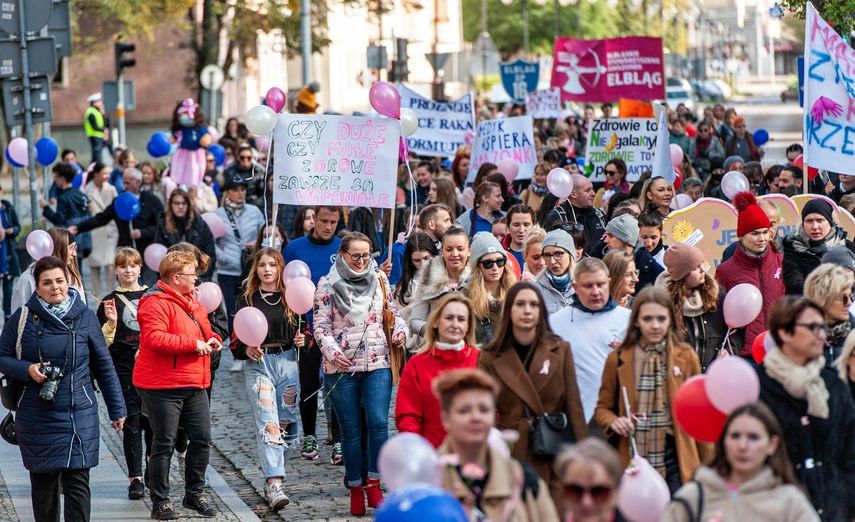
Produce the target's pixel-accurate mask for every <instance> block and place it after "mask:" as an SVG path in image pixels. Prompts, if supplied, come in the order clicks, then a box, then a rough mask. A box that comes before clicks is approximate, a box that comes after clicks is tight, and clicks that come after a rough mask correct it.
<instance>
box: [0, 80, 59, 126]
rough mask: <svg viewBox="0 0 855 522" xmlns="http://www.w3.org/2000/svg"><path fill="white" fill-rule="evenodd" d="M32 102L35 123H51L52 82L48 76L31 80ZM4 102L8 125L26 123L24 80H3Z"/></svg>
mask: <svg viewBox="0 0 855 522" xmlns="http://www.w3.org/2000/svg"><path fill="white" fill-rule="evenodd" d="M29 83H30V102H31V105H32V110H31V111H30V113H31V114H32V116H33V123H44V122H49V121H50V120H51V119H52V118H53V112H52V111H51V104H50V80H48V77H47V76H34V77H32V78H30V81H29ZM3 102H4V105H3V106H4V108H5V110H6V124H8V125H9V126H10V127H11V126H15V125H22V124H23V123H24V119H25V115H26V112H27V111H26V109H25V104H24V84H23V80H22V79H14V78H13V79H7V80H3Z"/></svg>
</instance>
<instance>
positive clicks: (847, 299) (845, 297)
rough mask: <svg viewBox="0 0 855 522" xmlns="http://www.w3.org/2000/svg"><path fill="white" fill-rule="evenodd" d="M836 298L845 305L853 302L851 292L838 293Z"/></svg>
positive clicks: (854, 300) (853, 297)
mask: <svg viewBox="0 0 855 522" xmlns="http://www.w3.org/2000/svg"><path fill="white" fill-rule="evenodd" d="M837 298H838V299H840V300H841V301H842V302H843V304H845V305H847V306H848V305H851V304H852V303H855V296H853V295H852V294H840V295H838V296H837Z"/></svg>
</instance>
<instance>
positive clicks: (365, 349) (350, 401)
mask: <svg viewBox="0 0 855 522" xmlns="http://www.w3.org/2000/svg"><path fill="white" fill-rule="evenodd" d="M384 309H388V310H390V311H391V312H392V313H393V314H394V316H395V324H394V325H389V326H392V329H393V335H392V342H393V343H394V344H396V345H399V346H402V345H403V344H404V341H405V340H406V337H407V325H406V323H405V322H404V320H403V319H401V317H400V316H399V315H398V307H397V305H396V304H395V300H394V299H393V298H392V292H391V289H390V285H389V281H388V280H387V279H386V274H384V273H383V272H382V271H381V270H380V269H379V268H378V267H377V263H375V262H374V260H373V259H372V257H371V240H370V239H369V238H368V237H367V236H365V235H364V234H361V233H359V232H350V233H348V234H346V235H345V236H344V237H343V238H342V240H341V247H340V248H339V251H338V254H337V255H336V258H335V262H334V263H333V266H332V268H331V269H330V271H329V273H328V274H327V275H325V276H324V277H322V278H321V279H320V281H319V282H318V288H317V290H316V292H315V315H314V327H315V340H316V341H317V343H318V345H320V347H321V351H322V352H323V354H324V365H323V369H324V373H325V374H326V378H325V379H324V386H325V387H326V390H325V391H326V394H327V396H328V397H329V398H330V399H331V400H332V405H333V409H334V411H335V415H336V418H337V419H338V421H339V425H340V428H341V448H342V453H343V455H344V469H345V484H346V485H347V487H348V489H350V513H351V514H352V515H356V516H361V515H364V514H365V495H366V493H367V495H368V505H369V506H370V507H372V508H376V507H378V506H379V505H380V503H381V502H382V501H383V494H382V493H381V492H380V473H379V471H378V469H377V456H378V454H379V453H380V447H381V446H382V445H383V443H384V442H386V439H388V438H389V430H388V425H387V423H388V419H389V404H390V402H391V399H392V373H391V371H390V369H389V368H390V363H389V352H390V350H391V349H392V347H391V346H388V343H387V340H386V336H385V334H384V325H383V315H384V314H383V311H384ZM363 417H364V418H365V421H366V424H367V440H366V441H365V442H366V443H367V450H368V451H367V459H366V460H367V466H366V467H367V471H368V479H367V483H363V480H362V469H361V468H362V447H363V446H362V444H363V441H362V438H363V432H362V426H363Z"/></svg>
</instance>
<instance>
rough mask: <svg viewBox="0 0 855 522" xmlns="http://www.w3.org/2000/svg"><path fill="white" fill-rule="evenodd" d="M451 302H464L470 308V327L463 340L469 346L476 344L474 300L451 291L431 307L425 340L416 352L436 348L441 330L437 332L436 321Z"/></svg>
mask: <svg viewBox="0 0 855 522" xmlns="http://www.w3.org/2000/svg"><path fill="white" fill-rule="evenodd" d="M449 303H463V304H464V305H466V308H467V309H468V310H469V325H468V326H469V327H468V328H467V329H466V335H464V336H463V342H464V343H466V344H468V345H469V346H475V321H476V319H475V309H474V308H473V307H472V301H470V300H469V299H467V298H466V296H465V295H463V294H461V293H460V292H450V293H447V294H445V295H444V296H443V297H442V299H440V300H439V302H438V303H437V304H436V305H434V306H432V307H431V313H430V316H428V319H427V328H426V329H425V330H426V332H425V336H424V341H423V342H422V345H421V346H420V347H419V349H418V350H416V353H423V352H427V351H430V350H433V349H434V345H435V344H436V341H437V340H438V339H439V332H437V329H436V327H435V326H434V323H436V322H437V321H438V320H439V316H440V315H442V312H443V310H445V307H446V306H448V304H449Z"/></svg>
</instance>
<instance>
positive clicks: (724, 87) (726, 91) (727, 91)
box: [707, 78, 733, 98]
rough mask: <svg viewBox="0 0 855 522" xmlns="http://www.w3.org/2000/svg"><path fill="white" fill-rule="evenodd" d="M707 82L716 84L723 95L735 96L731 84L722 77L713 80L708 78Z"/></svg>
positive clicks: (726, 96) (727, 96)
mask: <svg viewBox="0 0 855 522" xmlns="http://www.w3.org/2000/svg"><path fill="white" fill-rule="evenodd" d="M707 82H708V83H711V84H713V85H715V87H716V88H717V89H718V90H719V91H720V92H721V95H722V96H724V98H730V97H731V96H733V89H731V88H730V85H728V84H727V82H726V81H724V80H722V79H720V78H715V79H712V80H707Z"/></svg>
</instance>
